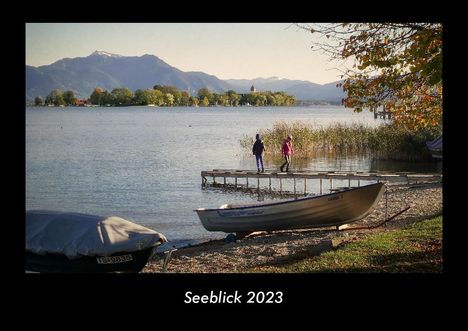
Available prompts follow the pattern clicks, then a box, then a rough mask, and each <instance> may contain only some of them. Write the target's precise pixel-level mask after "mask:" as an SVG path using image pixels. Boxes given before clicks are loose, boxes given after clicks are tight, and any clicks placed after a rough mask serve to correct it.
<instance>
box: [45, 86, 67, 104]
mask: <svg viewBox="0 0 468 331" xmlns="http://www.w3.org/2000/svg"><path fill="white" fill-rule="evenodd" d="M45 103H46V105H54V106H63V105H64V104H65V102H64V101H63V95H62V91H60V90H53V91H52V92H50V93H49V95H47V97H46V99H45Z"/></svg>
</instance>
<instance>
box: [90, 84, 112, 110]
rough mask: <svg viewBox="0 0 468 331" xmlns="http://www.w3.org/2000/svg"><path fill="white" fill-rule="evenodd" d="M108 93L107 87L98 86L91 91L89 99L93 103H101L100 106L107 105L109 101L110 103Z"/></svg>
mask: <svg viewBox="0 0 468 331" xmlns="http://www.w3.org/2000/svg"><path fill="white" fill-rule="evenodd" d="M108 94H109V93H108V92H107V91H106V90H105V89H103V88H101V87H96V88H95V89H94V91H93V93H91V95H90V97H89V101H90V102H91V104H93V105H99V106H102V105H105V104H107V103H110V102H109V101H110V100H109V96H108Z"/></svg>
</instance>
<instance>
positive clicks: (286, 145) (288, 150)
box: [280, 135, 294, 172]
mask: <svg viewBox="0 0 468 331" xmlns="http://www.w3.org/2000/svg"><path fill="white" fill-rule="evenodd" d="M293 153H294V149H293V147H292V136H291V135H288V137H287V138H286V139H284V142H283V146H281V154H282V155H283V156H284V159H285V162H284V163H283V164H282V165H281V167H280V170H281V172H283V171H284V170H283V168H284V166H286V172H288V171H289V165H290V164H291V155H292V154H293Z"/></svg>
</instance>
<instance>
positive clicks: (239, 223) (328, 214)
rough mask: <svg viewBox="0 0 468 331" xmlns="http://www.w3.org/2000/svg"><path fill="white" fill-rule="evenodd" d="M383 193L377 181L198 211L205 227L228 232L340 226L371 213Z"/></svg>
mask: <svg viewBox="0 0 468 331" xmlns="http://www.w3.org/2000/svg"><path fill="white" fill-rule="evenodd" d="M384 192H385V185H384V184H383V183H375V184H371V185H366V186H361V187H357V188H351V189H347V190H343V191H338V192H335V193H330V194H324V195H319V196H312V197H305V198H299V199H294V200H288V201H281V202H274V203H272V202H267V203H260V204H254V205H229V204H227V205H223V206H221V207H220V208H217V209H205V208H198V209H196V210H195V211H196V212H197V214H198V217H199V218H200V220H201V223H202V224H203V226H204V227H205V229H207V230H208V231H223V232H227V233H230V232H253V231H273V230H290V229H306V228H315V227H327V226H339V225H343V224H347V223H352V222H355V221H358V220H360V219H362V218H364V217H366V216H367V215H369V214H370V213H371V212H372V211H373V209H374V208H375V207H376V206H377V203H378V202H379V200H380V199H381V198H382V195H383V194H384Z"/></svg>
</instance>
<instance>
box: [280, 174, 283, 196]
mask: <svg viewBox="0 0 468 331" xmlns="http://www.w3.org/2000/svg"><path fill="white" fill-rule="evenodd" d="M279 180H280V194H281V193H282V192H283V182H282V179H281V178H280V179H279Z"/></svg>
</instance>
